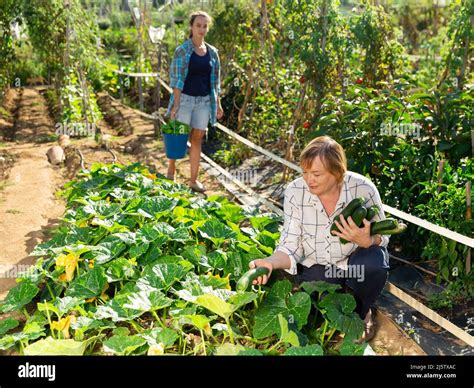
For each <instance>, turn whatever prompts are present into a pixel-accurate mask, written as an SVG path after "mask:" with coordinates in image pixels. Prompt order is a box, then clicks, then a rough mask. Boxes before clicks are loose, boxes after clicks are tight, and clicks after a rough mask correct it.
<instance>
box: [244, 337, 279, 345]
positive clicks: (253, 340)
mask: <svg viewBox="0 0 474 388" xmlns="http://www.w3.org/2000/svg"><path fill="white" fill-rule="evenodd" d="M238 338H242V339H244V340H247V341H250V342H253V343H255V344H261V345H263V344H268V343H269V342H271V341H272V339H271V338H269V339H266V340H257V339H255V338H253V337H250V336H248V335H241V336H239V337H238Z"/></svg>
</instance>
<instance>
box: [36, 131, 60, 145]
mask: <svg viewBox="0 0 474 388" xmlns="http://www.w3.org/2000/svg"><path fill="white" fill-rule="evenodd" d="M58 138H59V136H58V135H57V134H55V133H48V134H45V135H40V136H38V138H37V139H36V140H35V143H52V142H55V141H57V140H58Z"/></svg>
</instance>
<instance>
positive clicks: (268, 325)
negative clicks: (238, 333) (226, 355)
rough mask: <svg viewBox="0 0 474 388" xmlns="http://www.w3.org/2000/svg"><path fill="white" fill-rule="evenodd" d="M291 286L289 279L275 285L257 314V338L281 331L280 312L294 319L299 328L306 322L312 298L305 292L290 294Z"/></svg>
mask: <svg viewBox="0 0 474 388" xmlns="http://www.w3.org/2000/svg"><path fill="white" fill-rule="evenodd" d="M291 288H292V287H291V283H290V282H289V281H288V280H284V281H280V282H276V283H275V284H274V285H273V288H272V289H271V291H270V293H269V295H268V297H267V298H266V299H265V300H264V302H263V303H262V305H261V306H260V307H259V309H258V310H257V312H256V314H255V325H254V327H253V335H254V337H255V338H256V339H261V338H265V337H270V336H272V335H273V334H279V333H280V323H279V321H278V314H281V315H282V316H283V317H284V318H285V319H287V320H290V321H292V322H293V321H294V322H295V323H296V325H297V327H298V329H301V328H302V326H303V325H304V324H306V321H307V319H308V315H309V312H310V310H311V299H310V297H309V295H308V294H306V293H304V292H298V293H296V294H294V295H290V296H289V294H290V292H291ZM287 300H288V302H287Z"/></svg>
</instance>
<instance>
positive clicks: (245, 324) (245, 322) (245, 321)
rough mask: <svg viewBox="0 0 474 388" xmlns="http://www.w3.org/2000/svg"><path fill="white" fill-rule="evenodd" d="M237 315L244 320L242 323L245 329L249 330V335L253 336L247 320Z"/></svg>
mask: <svg viewBox="0 0 474 388" xmlns="http://www.w3.org/2000/svg"><path fill="white" fill-rule="evenodd" d="M235 315H237V316H238V317H239V318H240V319H241V320H242V323H243V324H244V326H245V328H246V329H247V331H248V332H249V334H251V333H252V332H251V331H250V328H249V327H248V325H247V320H246V319H245V318H244V317H243V316H241V315H240V314H238V313H235Z"/></svg>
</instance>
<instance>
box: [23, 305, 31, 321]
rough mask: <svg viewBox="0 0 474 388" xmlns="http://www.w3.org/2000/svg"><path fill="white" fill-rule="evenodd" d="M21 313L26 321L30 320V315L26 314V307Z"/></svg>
mask: <svg viewBox="0 0 474 388" xmlns="http://www.w3.org/2000/svg"><path fill="white" fill-rule="evenodd" d="M22 312H23V314H24V315H25V317H26V319H30V315H29V314H28V311H26V307H23V310H22Z"/></svg>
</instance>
